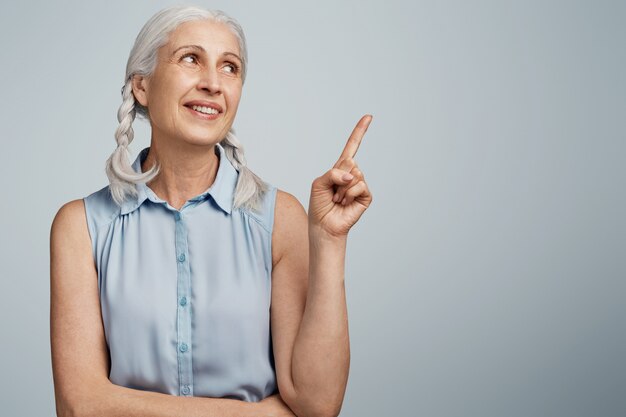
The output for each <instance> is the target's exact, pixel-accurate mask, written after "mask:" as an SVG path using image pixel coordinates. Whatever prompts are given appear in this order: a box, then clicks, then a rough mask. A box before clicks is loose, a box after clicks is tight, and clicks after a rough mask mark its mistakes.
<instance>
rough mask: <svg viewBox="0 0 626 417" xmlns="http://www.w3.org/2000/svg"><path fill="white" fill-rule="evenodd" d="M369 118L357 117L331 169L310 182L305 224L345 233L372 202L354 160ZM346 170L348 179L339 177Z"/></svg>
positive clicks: (336, 233)
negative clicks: (309, 196) (359, 118)
mask: <svg viewBox="0 0 626 417" xmlns="http://www.w3.org/2000/svg"><path fill="white" fill-rule="evenodd" d="M371 121H372V116H371V115H365V116H363V117H361V120H359V122H358V123H357V125H356V127H355V128H354V130H353V131H352V134H351V135H350V138H349V139H348V142H347V143H346V146H345V147H344V149H343V152H342V153H341V155H340V156H339V159H338V160H337V162H336V163H335V165H334V166H333V168H331V169H330V170H329V171H327V172H326V173H325V174H324V175H322V176H321V177H318V178H316V179H315V181H313V185H312V186H311V198H310V200H309V227H311V226H313V227H315V228H317V229H319V230H322V231H324V232H326V233H327V234H329V235H330V236H333V237H343V236H346V235H347V234H348V231H350V228H351V227H352V226H353V225H354V224H355V223H356V222H357V221H358V220H359V218H360V217H361V215H362V214H363V212H365V210H366V209H367V207H368V206H369V205H370V203H371V202H372V194H371V193H370V191H369V189H368V187H367V184H366V183H365V179H364V177H363V173H362V172H361V170H360V169H359V167H358V165H357V164H356V162H355V161H354V155H356V151H357V149H359V145H360V144H361V140H363V135H365V132H366V131H367V127H368V126H369V124H370V122H371ZM346 173H349V174H351V175H352V178H351V179H343V178H342V177H343V176H344V175H346Z"/></svg>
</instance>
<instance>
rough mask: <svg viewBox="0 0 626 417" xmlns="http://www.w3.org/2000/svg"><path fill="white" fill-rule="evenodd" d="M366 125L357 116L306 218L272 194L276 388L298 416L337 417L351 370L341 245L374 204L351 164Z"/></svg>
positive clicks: (283, 196)
mask: <svg viewBox="0 0 626 417" xmlns="http://www.w3.org/2000/svg"><path fill="white" fill-rule="evenodd" d="M370 121H371V116H364V117H363V118H361V120H360V121H359V123H358V124H357V126H356V128H355V129H354V131H353V133H352V135H351V136H350V139H349V140H348V143H347V144H346V147H345V149H344V151H343V152H342V154H341V156H340V157H339V160H338V161H337V163H336V164H335V166H334V167H333V168H332V169H330V170H329V171H327V172H326V173H325V174H324V175H322V176H321V177H319V178H317V179H316V180H315V181H314V182H313V185H312V187H311V198H310V203H309V214H308V216H307V214H306V212H305V211H304V208H303V207H302V205H301V204H300V203H299V202H298V200H297V199H296V198H295V197H293V196H292V195H291V194H288V193H285V192H282V191H279V193H278V196H277V201H276V212H275V223H274V233H273V237H272V246H273V251H272V252H273V258H274V262H273V263H274V267H273V272H272V305H271V326H272V339H273V349H274V359H275V365H276V374H277V380H278V388H279V391H280V394H281V396H282V398H283V400H284V401H285V403H286V404H287V405H288V406H289V407H290V408H291V409H292V410H293V412H294V413H295V414H296V415H297V416H298V417H317V416H320V417H329V416H337V415H338V414H339V411H340V410H341V405H342V403H343V397H344V394H345V389H346V384H347V381H348V371H349V366H350V341H349V336H348V313H347V307H346V295H345V285H344V266H345V254H346V242H347V236H348V231H349V230H350V228H351V227H352V226H353V225H354V224H355V223H356V222H357V221H358V219H359V218H360V217H361V215H362V214H363V212H364V211H365V210H366V209H367V207H368V206H369V204H370V203H371V201H372V196H371V193H370V192H369V189H368V187H367V184H366V183H365V180H364V177H363V173H362V172H361V171H360V170H359V168H358V166H357V165H356V163H355V162H354V159H353V158H354V155H355V153H356V150H357V149H358V146H359V144H360V142H361V140H362V138H363V135H364V134H365V131H366V130H367V127H368V125H369V123H370ZM347 173H349V175H347ZM344 199H345V200H344Z"/></svg>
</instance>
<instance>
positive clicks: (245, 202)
mask: <svg viewBox="0 0 626 417" xmlns="http://www.w3.org/2000/svg"><path fill="white" fill-rule="evenodd" d="M220 144H221V145H222V147H223V148H224V151H225V153H226V157H227V158H228V159H229V160H230V162H231V164H232V165H233V166H234V167H235V169H236V170H237V171H239V178H238V180H237V187H236V189H235V201H234V203H233V206H234V208H239V207H243V208H245V209H249V210H254V211H257V210H259V209H260V207H261V202H262V198H263V195H264V194H265V193H266V192H267V191H268V189H269V187H268V185H267V184H266V183H265V182H264V181H263V180H262V179H261V178H259V177H258V176H257V175H256V174H254V173H253V172H252V171H251V170H250V169H249V168H248V167H247V165H246V159H245V157H244V152H243V146H242V145H241V143H240V142H239V139H237V137H236V136H235V131H234V129H232V128H231V129H230V131H229V132H228V133H227V134H226V137H225V138H224V139H222V141H221V142H220Z"/></svg>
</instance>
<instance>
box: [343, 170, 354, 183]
mask: <svg viewBox="0 0 626 417" xmlns="http://www.w3.org/2000/svg"><path fill="white" fill-rule="evenodd" d="M352 178H354V175H352V174H350V173H349V172H346V173H345V174H343V175H342V176H341V179H342V180H344V181H350V180H351V179H352Z"/></svg>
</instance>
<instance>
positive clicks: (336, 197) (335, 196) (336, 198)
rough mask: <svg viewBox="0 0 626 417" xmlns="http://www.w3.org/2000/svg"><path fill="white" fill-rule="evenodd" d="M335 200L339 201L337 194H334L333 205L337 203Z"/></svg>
mask: <svg viewBox="0 0 626 417" xmlns="http://www.w3.org/2000/svg"><path fill="white" fill-rule="evenodd" d="M337 200H339V194H335V195H334V196H333V203H336V202H337Z"/></svg>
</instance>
